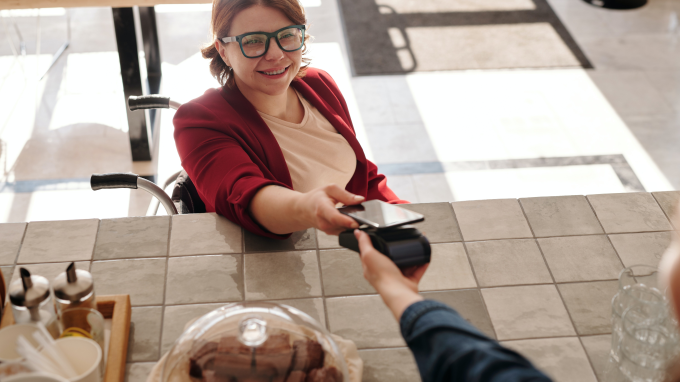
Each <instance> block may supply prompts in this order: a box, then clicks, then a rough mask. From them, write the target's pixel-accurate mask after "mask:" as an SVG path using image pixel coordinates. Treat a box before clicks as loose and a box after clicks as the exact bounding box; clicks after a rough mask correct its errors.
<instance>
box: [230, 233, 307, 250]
mask: <svg viewBox="0 0 680 382" xmlns="http://www.w3.org/2000/svg"><path fill="white" fill-rule="evenodd" d="M314 236H315V235H314V228H310V229H308V230H305V231H297V232H293V234H292V235H291V236H290V237H289V238H288V239H285V240H277V239H270V238H268V237H262V236H259V235H255V234H254V233H251V232H248V231H246V230H244V231H243V240H244V241H245V248H246V253H249V252H274V251H294V250H300V249H315V248H316V241H315V240H314V239H315V237H314Z"/></svg>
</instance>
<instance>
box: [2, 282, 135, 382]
mask: <svg viewBox="0 0 680 382" xmlns="http://www.w3.org/2000/svg"><path fill="white" fill-rule="evenodd" d="M97 310H98V311H99V312H100V313H101V314H102V316H104V318H110V319H111V338H110V340H109V354H108V358H107V360H106V373H105V374H104V382H124V381H125V362H126V361H127V350H128V339H129V336H130V315H131V313H132V309H131V307H130V295H127V294H115V295H110V296H97ZM12 324H14V316H13V315H12V308H11V307H10V306H9V302H8V303H7V305H6V306H5V310H4V312H3V315H2V321H0V328H4V327H5V326H7V325H12Z"/></svg>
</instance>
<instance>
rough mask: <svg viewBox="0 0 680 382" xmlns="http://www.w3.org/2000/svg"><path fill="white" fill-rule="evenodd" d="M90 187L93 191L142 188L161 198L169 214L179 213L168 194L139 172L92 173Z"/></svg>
mask: <svg viewBox="0 0 680 382" xmlns="http://www.w3.org/2000/svg"><path fill="white" fill-rule="evenodd" d="M90 187H91V188H92V191H97V190H104V189H114V188H132V189H137V188H141V189H142V190H144V191H146V192H148V193H150V194H151V195H153V196H155V197H156V198H157V199H158V200H160V202H161V203H162V204H163V207H165V211H166V212H167V213H168V215H177V208H176V207H175V204H174V203H173V202H172V199H170V197H169V196H168V194H166V193H165V191H163V190H162V189H161V188H160V187H158V186H157V185H156V184H155V183H153V182H150V181H148V180H146V179H144V178H142V177H140V176H139V175H137V174H127V173H111V174H92V177H90Z"/></svg>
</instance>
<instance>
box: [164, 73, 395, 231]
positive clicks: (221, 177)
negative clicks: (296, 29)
mask: <svg viewBox="0 0 680 382" xmlns="http://www.w3.org/2000/svg"><path fill="white" fill-rule="evenodd" d="M292 86H293V87H294V88H295V89H297V91H299V92H300V93H301V94H302V95H303V96H304V97H305V98H306V99H307V100H308V101H309V102H310V103H311V104H312V105H314V106H315V107H316V108H317V109H318V110H319V111H320V112H321V114H323V115H324V117H326V119H328V121H329V122H330V123H331V124H332V125H333V126H334V127H335V129H336V130H337V131H338V132H339V133H340V134H342V136H343V137H345V139H346V140H347V142H349V145H350V146H351V147H352V149H354V153H355V154H356V157H357V165H356V170H355V171H354V176H352V179H350V181H349V183H348V184H347V187H346V188H345V189H346V190H347V191H349V192H351V193H354V194H357V195H362V196H364V197H366V199H367V200H371V199H379V200H382V201H386V202H390V203H408V202H406V201H404V200H400V199H399V198H398V197H397V196H396V195H395V194H394V192H392V190H390V189H389V188H388V187H387V179H386V178H385V176H384V175H381V174H378V168H377V166H376V165H375V164H373V163H371V162H370V161H368V160H367V159H366V156H365V155H364V151H363V150H362V149H361V145H360V144H359V141H357V139H356V136H355V132H354V127H353V126H352V120H351V119H350V116H349V111H348V109H347V104H346V103H345V99H344V98H343V97H342V94H341V93H340V90H339V89H338V87H337V85H336V84H335V82H334V81H333V79H332V78H331V77H330V76H329V75H328V73H326V72H324V71H322V70H319V69H313V68H308V69H307V74H306V76H305V77H303V78H301V79H296V80H294V81H293V82H292ZM173 123H174V125H175V144H176V145H177V151H178V152H179V156H180V158H181V160H182V167H184V169H185V170H186V172H187V173H188V174H189V177H190V178H191V179H192V180H193V182H194V184H195V185H196V189H197V190H198V193H199V195H200V196H201V199H202V200H203V202H204V203H205V206H206V209H207V210H208V211H209V212H217V213H218V214H220V215H223V216H225V217H227V218H228V219H229V220H231V221H233V222H234V223H236V224H239V225H241V226H242V227H243V228H245V229H247V230H249V231H251V232H253V233H256V234H259V235H262V236H267V237H271V238H277V239H283V238H286V237H288V235H276V234H273V233H271V232H268V231H267V230H266V229H264V228H262V227H261V226H260V225H259V224H258V223H257V222H255V220H254V219H253V218H252V217H251V216H250V214H249V212H248V207H249V205H250V200H251V199H252V198H253V197H254V196H255V194H256V193H257V192H258V190H260V188H262V187H264V186H267V185H270V184H275V185H279V186H281V187H286V188H289V189H293V183H292V181H291V178H290V173H289V172H288V166H287V165H286V160H285V159H284V157H283V153H282V152H281V148H280V147H279V144H278V142H277V141H276V138H275V137H274V135H273V134H272V132H271V131H270V130H269V127H267V124H266V123H265V122H264V120H263V119H262V118H261V117H260V115H259V114H258V112H257V110H255V108H254V107H253V105H252V104H251V103H250V102H249V101H248V100H247V99H246V98H245V97H244V96H243V94H241V92H240V91H239V90H238V89H228V88H226V87H223V88H221V89H210V90H208V91H206V92H205V94H203V95H202V96H201V97H199V98H196V99H194V100H192V101H190V102H188V103H186V104H184V105H182V107H180V108H179V109H178V110H177V113H176V114H175V118H174V120H173Z"/></svg>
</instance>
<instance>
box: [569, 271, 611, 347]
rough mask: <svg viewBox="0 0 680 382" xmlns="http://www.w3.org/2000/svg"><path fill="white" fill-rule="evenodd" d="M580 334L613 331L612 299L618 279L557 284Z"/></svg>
mask: <svg viewBox="0 0 680 382" xmlns="http://www.w3.org/2000/svg"><path fill="white" fill-rule="evenodd" d="M557 287H558V288H559V290H560V293H561V294H562V299H563V300H564V303H565V305H567V310H568V311H569V314H570V315H571V319H572V321H573V322H574V326H576V332H578V334H579V335H589V334H606V333H611V321H610V320H611V316H612V299H613V298H614V295H615V294H616V292H617V291H618V288H619V283H618V281H597V282H592V283H574V284H560V285H558V286H557Z"/></svg>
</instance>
